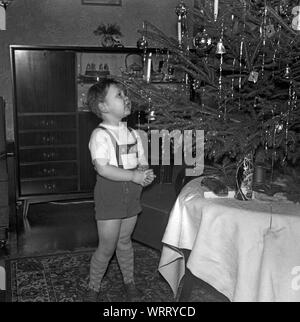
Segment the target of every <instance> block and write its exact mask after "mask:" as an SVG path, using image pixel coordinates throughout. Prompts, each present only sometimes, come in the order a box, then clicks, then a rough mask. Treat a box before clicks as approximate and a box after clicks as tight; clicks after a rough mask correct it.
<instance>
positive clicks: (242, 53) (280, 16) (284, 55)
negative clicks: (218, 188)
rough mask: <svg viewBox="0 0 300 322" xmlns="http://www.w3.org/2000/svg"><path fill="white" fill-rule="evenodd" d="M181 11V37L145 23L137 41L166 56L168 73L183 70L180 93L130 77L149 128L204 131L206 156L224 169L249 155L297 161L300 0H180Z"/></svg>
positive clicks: (178, 11)
mask: <svg viewBox="0 0 300 322" xmlns="http://www.w3.org/2000/svg"><path fill="white" fill-rule="evenodd" d="M216 6H217V7H216ZM175 12H176V14H177V15H178V21H179V24H180V34H179V36H178V39H174V38H171V37H168V36H167V35H165V34H164V33H163V31H161V30H159V29H158V28H157V27H156V26H154V25H153V24H152V23H151V22H148V21H145V22H144V26H145V28H143V30H140V31H139V32H140V33H141V35H142V37H143V38H141V39H140V42H139V44H138V46H139V47H140V48H142V49H143V50H144V53H145V57H146V55H147V49H148V48H150V47H155V48H159V49H160V50H161V52H163V53H165V54H166V55H167V56H168V59H167V64H168V67H167V74H168V71H170V70H171V72H172V73H173V71H175V72H179V73H181V75H183V77H182V86H181V89H182V90H179V91H178V90H177V91H174V90H172V89H171V88H170V87H165V88H164V87H159V86H156V84H155V82H152V83H151V82H145V81H144V80H138V79H130V81H127V82H126V84H127V86H128V88H129V89H130V90H131V93H132V95H133V99H135V100H137V101H138V102H139V104H140V106H142V107H143V106H145V110H146V112H147V111H148V112H151V113H150V114H149V115H151V123H150V127H151V128H155V129H167V130H174V129H180V130H187V129H202V130H204V131H205V156H206V159H207V160H212V161H213V162H214V164H219V165H221V166H222V167H223V168H224V167H226V166H228V168H230V167H232V168H233V169H236V167H237V165H238V163H239V162H240V161H241V160H243V158H244V157H245V156H246V155H249V153H250V154H251V155H252V156H253V157H254V160H255V161H256V162H264V163H265V164H269V165H271V164H272V166H273V165H274V163H276V162H279V163H280V164H281V165H282V166H285V165H286V164H287V163H291V164H295V163H296V162H297V160H298V159H299V156H300V148H299V144H298V143H299V138H300V132H299V128H300V109H299V100H297V97H298V96H299V91H300V87H299V84H300V59H299V57H300V5H298V1H292V0H248V1H246V0H233V1H232V0H220V1H213V0H211V1H204V0H203V1H201V0H199V1H198V6H197V8H193V9H191V8H186V6H185V4H184V3H183V2H180V3H179V4H178V5H177V7H176V10H175ZM189 24H193V26H194V28H193V30H194V31H193V34H191V31H188V30H189V28H188V27H189ZM189 89H190V94H191V95H186V93H187V92H188V90H189ZM191 97H192V99H191ZM148 126H149V124H148Z"/></svg>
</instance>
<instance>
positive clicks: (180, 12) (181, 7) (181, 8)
mask: <svg viewBox="0 0 300 322" xmlns="http://www.w3.org/2000/svg"><path fill="white" fill-rule="evenodd" d="M175 12H176V14H177V16H185V15H186V14H187V6H186V5H185V3H184V2H183V1H182V0H181V1H180V3H179V4H178V5H177V6H176V8H175Z"/></svg>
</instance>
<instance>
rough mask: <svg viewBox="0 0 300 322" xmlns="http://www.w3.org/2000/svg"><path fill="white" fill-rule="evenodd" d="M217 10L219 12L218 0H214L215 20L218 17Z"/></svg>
mask: <svg viewBox="0 0 300 322" xmlns="http://www.w3.org/2000/svg"><path fill="white" fill-rule="evenodd" d="M218 12H219V0H214V19H215V21H216V20H217V18H218Z"/></svg>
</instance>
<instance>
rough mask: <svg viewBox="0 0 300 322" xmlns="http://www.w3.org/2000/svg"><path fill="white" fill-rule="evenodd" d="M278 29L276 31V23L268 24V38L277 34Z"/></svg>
mask: <svg viewBox="0 0 300 322" xmlns="http://www.w3.org/2000/svg"><path fill="white" fill-rule="evenodd" d="M275 33H276V31H275V28H274V25H267V26H266V36H267V37H268V38H271V37H273V36H274V35H275Z"/></svg>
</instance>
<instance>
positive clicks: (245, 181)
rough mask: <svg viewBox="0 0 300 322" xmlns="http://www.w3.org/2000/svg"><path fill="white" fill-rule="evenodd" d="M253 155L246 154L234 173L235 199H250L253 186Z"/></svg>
mask: <svg viewBox="0 0 300 322" xmlns="http://www.w3.org/2000/svg"><path fill="white" fill-rule="evenodd" d="M253 172H254V164H253V155H252V153H248V154H247V155H245V157H244V159H243V160H242V161H241V162H240V163H239V165H238V167H237V173H236V184H237V189H238V191H237V194H236V198H237V199H240V200H249V199H252V186H253Z"/></svg>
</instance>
